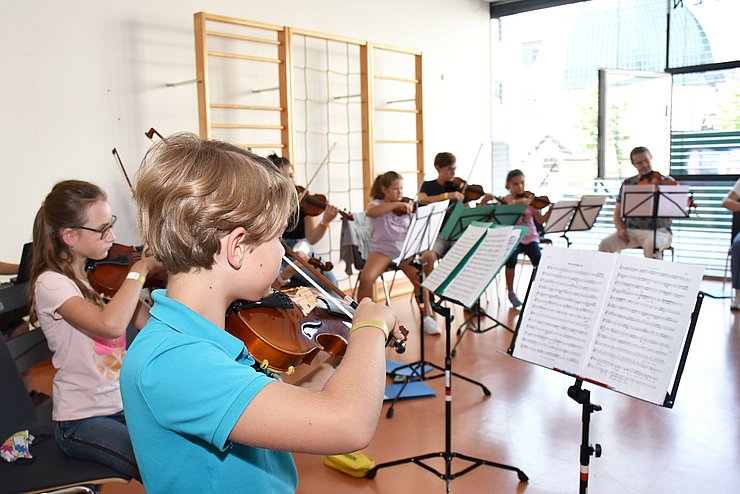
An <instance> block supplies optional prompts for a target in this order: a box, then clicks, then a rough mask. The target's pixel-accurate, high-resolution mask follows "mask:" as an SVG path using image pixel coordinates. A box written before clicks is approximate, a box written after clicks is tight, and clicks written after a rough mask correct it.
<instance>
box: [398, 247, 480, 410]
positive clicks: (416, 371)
mask: <svg viewBox="0 0 740 494" xmlns="http://www.w3.org/2000/svg"><path fill="white" fill-rule="evenodd" d="M411 264H412V266H414V267H416V268H417V270H418V272H419V279H420V280H422V279H423V276H424V272H423V270H422V265H421V264H419V263H418V262H417V261H414V262H412V263H411ZM429 303H430V304H431V305H432V308H433V309H434V311H435V312H437V313H438V314H442V313H443V311H445V310H447V311H449V309H444V308H442V307H440V306H439V305H437V304H435V303H434V297H433V295H432V294H431V293H430V294H429ZM420 316H421V321H422V324H421V327H420V329H419V330H420V331H421V333H420V334H419V341H420V346H421V355H420V357H421V358H420V360H417V361H415V362H410V363H408V364H405V365H401V366H399V367H396V368H395V369H393V370H392V371H391V372H388V373H387V375H388V377H390V378H391V379H392V380H393V381H394V382H395V380H396V377H397V376H398V375H399V374H398V371H400V370H402V369H410V370H411V373H410V374H409V375H407V376H404V379H403V381H402V382H403V385H402V386H401V387H400V388H399V390H398V393H396V396H394V397H393V398H392V399H391V400H389V403H390V406H389V407H388V410H387V411H386V412H385V416H386V418H389V419H390V418H393V415H394V414H395V407H396V403H397V402H398V400H399V399H400V398H401V397H402V396H403V392H404V390H405V389H406V386H408V384H409V383H410V382H415V381H427V380H431V379H438V378H440V377H444V375H445V374H444V371H445V368H444V367H441V366H439V365H437V364H435V363H433V362H429V361H428V360H426V358H425V350H424V313H423V312H422V311H420ZM451 319H452V316H450V320H451ZM449 336H450V335H449V334H448V335H447V338H448V341H449ZM427 367H432V368H433V369H436V370H438V371H440V372H441V374H435V375H432V376H428V375H427V371H426V369H427ZM451 375H452V376H453V377H457V378H458V379H462V380H463V381H467V382H469V383H470V384H475V385H476V386H479V387H480V388H481V391H483V394H484V395H485V396H491V390H490V389H488V388H487V387H486V386H485V385H484V384H483V383H480V382H478V381H474V380H473V379H470V378H469V377H466V376H463V375H462V374H458V373H457V372H451Z"/></svg>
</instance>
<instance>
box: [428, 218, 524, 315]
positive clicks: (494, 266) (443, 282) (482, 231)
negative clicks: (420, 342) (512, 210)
mask: <svg viewBox="0 0 740 494" xmlns="http://www.w3.org/2000/svg"><path fill="white" fill-rule="evenodd" d="M528 230H529V229H528V228H527V227H525V226H500V227H494V228H491V225H490V224H488V223H480V222H474V223H472V224H471V225H470V226H468V227H467V228H466V229H465V231H464V232H463V234H462V235H461V236H460V238H459V239H458V240H457V242H455V244H454V245H453V246H452V247H451V248H450V250H449V251H448V252H447V254H446V255H445V256H444V257H443V258H442V259H441V260H440V262H439V265H438V266H437V268H436V269H435V270H434V271H432V272H431V273H430V275H429V276H427V278H426V279H425V280H424V282H423V283H422V285H423V286H424V287H425V288H427V289H428V290H431V291H432V292H434V293H435V294H437V295H440V296H443V297H446V298H449V299H452V300H455V301H457V302H460V303H462V304H463V305H465V306H466V307H473V305H474V304H475V302H476V300H478V298H480V296H481V294H483V292H484V291H485V289H486V288H488V285H489V284H490V283H491V281H492V280H493V278H494V277H495V276H496V274H497V273H498V272H499V270H500V269H501V266H503V265H504V263H505V262H506V260H507V259H508V258H509V256H510V255H511V253H512V252H513V250H514V249H515V248H516V246H517V245H518V244H519V241H520V240H521V239H522V237H524V235H525V234H526V232H527V231H528Z"/></svg>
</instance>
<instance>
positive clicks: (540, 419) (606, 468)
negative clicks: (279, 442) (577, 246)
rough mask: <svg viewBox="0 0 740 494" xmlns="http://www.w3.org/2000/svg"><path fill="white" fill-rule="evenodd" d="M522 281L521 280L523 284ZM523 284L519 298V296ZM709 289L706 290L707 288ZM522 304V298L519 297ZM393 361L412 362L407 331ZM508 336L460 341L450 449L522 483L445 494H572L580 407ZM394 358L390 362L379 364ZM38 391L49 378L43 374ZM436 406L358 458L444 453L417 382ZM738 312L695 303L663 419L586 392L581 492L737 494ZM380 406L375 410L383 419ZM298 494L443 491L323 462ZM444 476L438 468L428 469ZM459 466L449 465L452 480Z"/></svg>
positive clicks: (115, 489)
mask: <svg viewBox="0 0 740 494" xmlns="http://www.w3.org/2000/svg"><path fill="white" fill-rule="evenodd" d="M525 276H526V274H525ZM524 285H525V283H524V279H523V280H522V290H521V291H522V293H521V295H522V296H523V295H524V293H523V292H524ZM714 288H716V284H715V286H714ZM489 296H490V297H491V299H492V303H491V304H490V308H491V311H493V312H495V313H496V317H497V318H499V319H500V320H502V321H507V322H508V323H509V324H510V325H513V320H514V318H515V317H516V315H517V313H518V312H517V311H515V310H512V309H508V308H507V307H506V306H503V307H502V308H501V309H500V310H497V303H496V302H495V297H496V289H494V288H491V289H489ZM522 298H523V297H522ZM394 306H395V307H396V308H397V310H398V312H399V314H400V315H401V317H402V319H403V320H404V322H405V323H406V325H407V327H409V329H411V328H412V327H413V328H416V327H418V316H415V309H414V310H412V306H411V304H410V302H409V300H408V299H407V298H403V299H396V300H394ZM412 333H413V336H412V339H411V341H410V343H409V345H408V346H409V350H408V351H407V353H406V354H405V355H404V356H403V360H407V361H410V360H416V359H417V358H418V356H419V339H418V331H413V332H412ZM443 338H444V337H440V336H435V337H427V338H426V352H427V359H428V360H430V361H432V362H435V363H438V364H440V365H442V364H443V354H444V339H443ZM510 339H511V334H510V333H509V332H507V331H505V330H503V329H501V328H499V329H495V330H493V331H490V332H487V333H484V334H468V335H466V336H465V338H464V340H463V342H462V344H461V345H460V347H459V351H458V355H457V357H456V358H455V359H454V361H453V367H454V370H455V371H456V372H459V373H461V374H464V375H466V376H468V377H470V378H472V379H476V380H479V381H481V382H483V383H485V385H486V386H488V387H489V388H490V389H491V391H492V393H493V394H492V396H491V397H488V398H486V397H484V396H483V394H482V393H481V391H480V388H478V387H476V386H473V385H471V384H469V383H467V382H464V381H461V380H459V379H453V424H452V425H453V450H454V451H456V452H460V453H464V454H467V455H470V456H477V457H481V458H484V459H490V460H493V461H497V462H501V463H508V464H512V465H516V466H517V467H519V468H521V469H522V470H524V472H525V473H526V474H527V475H528V476H529V478H530V480H529V483H528V484H520V483H519V482H518V479H517V476H516V474H515V473H513V472H509V471H504V470H500V469H494V468H489V467H486V466H481V467H479V468H478V469H476V470H474V471H472V472H470V473H468V474H466V475H464V476H462V477H460V478H457V479H455V480H454V481H452V483H451V484H450V486H451V490H452V492H455V493H461V494H462V493H485V492H490V493H499V492H512V493H515V492H527V494H555V493H565V492H578V472H579V445H580V439H581V436H580V434H581V407H580V405H578V404H576V403H575V402H574V401H572V400H571V399H569V398H568V397H567V394H566V392H567V388H568V386H570V385H571V384H572V383H573V379H572V378H568V377H567V376H564V375H560V374H557V373H554V372H552V371H549V370H547V369H543V368H539V367H535V366H533V365H530V364H527V363H524V362H521V361H518V360H516V359H513V358H511V357H509V356H507V355H506V354H505V350H506V348H507V347H508V345H509V341H510ZM390 357H391V358H393V359H398V357H397V356H396V355H395V354H393V355H390ZM37 374H39V375H40V376H41V377H40V379H41V381H38V382H39V384H40V385H41V387H42V388H43V387H44V386H46V388H45V390H46V391H47V392H48V391H49V389H48V387H49V378H50V373H49V372H48V369H46V370H44V369H42V370H41V372H40V373H37ZM428 384H429V385H430V386H431V387H432V388H434V389H435V390H436V391H437V397H435V398H426V399H418V400H411V401H407V402H403V403H401V404H399V405H398V406H397V407H396V412H395V416H394V418H392V419H387V418H385V415H383V416H381V418H380V419H379V422H378V430H377V433H376V436H375V439H374V440H373V442H372V444H371V445H370V447H369V448H368V449H367V450H366V451H365V453H366V454H367V455H369V456H370V457H371V458H373V459H374V460H375V461H376V463H380V462H387V461H391V460H396V459H400V458H404V457H408V456H414V455H419V454H424V453H429V452H435V451H441V450H442V449H443V448H444V407H445V405H444V403H445V402H444V399H443V398H442V396H443V393H444V383H443V380H442V379H435V380H431V381H428ZM739 385H740V313H731V312H730V310H729V301H727V300H714V299H710V298H706V299H705V302H704V306H703V308H702V312H701V317H700V320H699V323H698V327H697V332H696V335H695V338H694V343H693V345H692V348H691V352H690V355H689V359H688V363H687V367H686V371H685V374H684V378H683V381H682V383H681V387H680V389H679V393H678V397H677V400H676V405H675V407H674V408H673V409H665V408H660V407H657V406H654V405H651V404H647V403H643V402H641V401H638V400H635V399H633V398H630V397H627V396H624V395H621V394H617V393H614V392H611V391H608V390H604V389H600V388H595V387H594V386H591V385H587V386H585V387H586V388H589V389H591V390H592V398H591V399H592V401H593V402H594V403H597V404H599V405H601V406H602V407H603V410H602V411H600V412H597V413H595V414H593V415H592V422H591V442H592V443H600V444H601V445H602V447H603V455H602V457H601V458H593V457H592V459H591V479H590V491H591V492H594V493H600V494H612V493H615V494H616V493H620V494H621V493H653V494H662V493H665V494H668V493H670V494H678V493H736V492H740V389H738V386H739ZM386 408H387V406H386V407H384V412H385V409H386ZM295 460H296V463H297V465H298V472H299V478H300V481H299V487H298V492H299V493H302V494H313V493H325V492H332V493H337V494H345V493H346V494H352V493H387V494H392V493H437V492H438V493H443V492H445V483H444V481H442V480H440V479H439V478H437V477H435V476H434V475H432V474H431V473H430V472H427V471H426V470H424V469H422V468H420V467H419V466H417V465H413V464H407V465H403V466H397V467H392V468H388V469H382V470H380V471H379V472H378V475H377V477H376V478H375V479H374V480H367V479H354V478H351V477H348V476H345V475H343V474H341V473H338V472H336V471H334V470H331V469H330V468H327V467H325V466H324V465H323V457H320V456H312V455H305V454H297V455H295ZM430 464H431V465H433V466H434V467H436V468H437V469H443V462H442V461H441V460H434V461H430ZM466 465H467V463H466V462H464V461H461V460H455V461H454V462H453V471H459V470H461V469H462V468H464V467H465V466H466ZM103 492H104V493H105V494H114V493H142V492H144V489H143V487H142V486H141V485H140V484H138V483H135V482H132V483H131V484H128V485H116V484H111V485H108V486H106V487H105V488H104V490H103Z"/></svg>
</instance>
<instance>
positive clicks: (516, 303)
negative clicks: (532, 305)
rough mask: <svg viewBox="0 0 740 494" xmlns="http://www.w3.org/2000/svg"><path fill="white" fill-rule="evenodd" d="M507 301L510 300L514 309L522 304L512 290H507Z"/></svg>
mask: <svg viewBox="0 0 740 494" xmlns="http://www.w3.org/2000/svg"><path fill="white" fill-rule="evenodd" d="M509 302H511V305H513V306H514V308H515V309H516V308H518V307H521V305H522V301H521V300H519V297H517V296H516V293H514V292H509Z"/></svg>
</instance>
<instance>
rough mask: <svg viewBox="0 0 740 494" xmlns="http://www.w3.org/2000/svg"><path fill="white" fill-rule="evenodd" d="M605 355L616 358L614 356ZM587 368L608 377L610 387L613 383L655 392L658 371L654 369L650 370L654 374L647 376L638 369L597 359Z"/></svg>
mask: <svg viewBox="0 0 740 494" xmlns="http://www.w3.org/2000/svg"><path fill="white" fill-rule="evenodd" d="M605 355H607V356H612V357H613V358H616V356H615V355H614V354H611V355H609V354H605ZM620 360H621V359H620ZM589 367H590V368H592V369H598V370H600V371H601V372H602V373H604V375H606V376H608V379H609V382H610V383H611V385H612V386H613V385H614V384H615V383H621V384H626V385H630V384H631V385H637V386H640V387H647V388H650V389H652V390H655V388H656V386H657V384H658V378H657V376H656V373H657V372H658V369H655V368H652V369H654V370H655V372H653V373H650V374H648V373H645V372H642V371H640V370H639V369H634V368H632V367H625V366H622V365H620V364H618V363H615V362H614V361H613V360H605V359H602V358H598V357H596V358H594V359H592V362H591V363H589Z"/></svg>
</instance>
